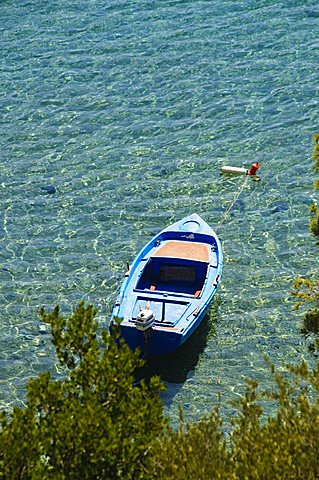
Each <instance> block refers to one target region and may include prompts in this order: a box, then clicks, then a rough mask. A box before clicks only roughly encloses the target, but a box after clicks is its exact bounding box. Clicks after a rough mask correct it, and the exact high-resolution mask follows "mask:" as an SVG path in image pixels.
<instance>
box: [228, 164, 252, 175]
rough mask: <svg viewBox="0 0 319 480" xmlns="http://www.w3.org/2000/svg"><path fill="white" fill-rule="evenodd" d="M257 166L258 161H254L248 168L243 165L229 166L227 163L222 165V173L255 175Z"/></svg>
mask: <svg viewBox="0 0 319 480" xmlns="http://www.w3.org/2000/svg"><path fill="white" fill-rule="evenodd" d="M258 168H259V163H258V162H255V163H253V164H252V166H251V167H250V169H249V170H248V169H247V168H244V167H231V166H229V165H227V166H224V167H222V169H221V172H222V173H230V174H232V175H256V172H257V170H258Z"/></svg>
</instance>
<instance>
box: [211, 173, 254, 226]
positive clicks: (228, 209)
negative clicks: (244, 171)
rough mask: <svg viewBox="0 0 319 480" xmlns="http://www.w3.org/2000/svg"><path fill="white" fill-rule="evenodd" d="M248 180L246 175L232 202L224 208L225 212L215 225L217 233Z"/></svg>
mask: <svg viewBox="0 0 319 480" xmlns="http://www.w3.org/2000/svg"><path fill="white" fill-rule="evenodd" d="M248 180H249V175H246V177H245V180H244V181H243V183H242V184H241V185H240V187H239V189H238V191H237V193H236V195H235V197H234V199H233V201H232V202H231V203H230V204H229V205H228V207H227V208H226V210H225V211H224V213H223V215H222V217H221V219H220V221H219V223H218V224H217V227H216V228H215V231H217V230H218V229H219V228H220V227H221V226H222V224H223V223H224V222H225V220H226V219H227V217H228V215H229V212H230V211H231V209H232V208H233V206H234V205H235V203H236V202H237V200H238V199H239V197H240V194H241V192H242V191H243V190H244V189H245V187H246V184H247V182H248Z"/></svg>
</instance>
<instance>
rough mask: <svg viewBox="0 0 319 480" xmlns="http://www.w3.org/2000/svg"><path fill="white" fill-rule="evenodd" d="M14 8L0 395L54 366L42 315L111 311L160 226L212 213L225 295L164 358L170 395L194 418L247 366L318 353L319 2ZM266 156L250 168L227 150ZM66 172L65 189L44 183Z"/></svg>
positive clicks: (255, 370) (6, 45) (2, 103)
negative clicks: (303, 297)
mask: <svg viewBox="0 0 319 480" xmlns="http://www.w3.org/2000/svg"><path fill="white" fill-rule="evenodd" d="M1 7H2V13H1V17H0V39H1V40H0V45H1V61H0V81H1V90H0V110H1V118H0V130H1V136H0V144H1V156H0V172H1V181H0V202H1V210H0V219H1V223H0V246H1V248H0V279H1V283H0V302H1V307H2V308H1V314H0V349H1V357H0V368H1V378H0V406H1V407H8V406H12V405H13V404H14V403H17V402H18V403H19V402H23V400H24V397H25V389H24V387H25V382H26V381H27V380H28V379H29V378H30V377H32V376H34V375H35V374H37V373H39V372H40V371H42V370H44V369H47V368H49V369H51V370H55V369H56V368H57V367H56V366H55V362H56V360H55V357H54V355H53V350H52V347H51V345H50V338H49V335H46V334H41V333H40V330H39V327H40V322H39V319H38V316H37V312H38V309H39V307H40V306H42V305H44V306H45V307H47V308H48V309H49V308H51V307H53V306H55V304H57V303H59V304H60V305H61V306H62V307H63V308H65V309H66V310H68V309H70V307H71V306H73V305H75V304H76V303H77V302H78V301H79V300H80V299H82V298H83V299H85V300H86V301H88V302H93V303H94V304H95V305H96V306H97V307H99V308H100V312H99V321H100V324H101V326H107V324H108V318H109V313H110V309H111V306H112V303H113V302H114V299H115V297H116V292H117V289H118V288H119V285H120V282H121V280H122V276H123V273H124V271H125V268H126V262H127V261H129V260H131V259H132V258H133V256H134V255H135V253H136V252H137V251H138V250H139V248H140V247H141V246H142V245H143V244H144V243H145V242H146V241H147V240H148V239H149V238H150V236H152V235H153V234H155V233H156V232H157V231H158V230H160V229H162V228H163V227H165V226H166V225H168V224H170V223H172V222H173V221H176V220H178V219H179V218H181V217H183V216H185V215H188V214H189V213H192V212H197V213H199V214H200V215H201V216H203V218H204V219H205V220H206V221H207V222H208V223H210V224H211V225H212V226H213V227H218V233H219V236H220V238H221V240H222V242H223V247H224V254H225V267H224V272H223V280H222V286H221V288H220V291H219V297H218V302H217V303H218V304H219V305H218V306H217V305H215V308H213V310H212V312H213V314H212V315H211V317H212V318H211V319H210V320H208V321H207V322H205V324H204V325H203V327H202V328H201V330H200V331H199V332H198V333H197V334H196V337H195V338H194V341H193V342H192V343H191V345H187V346H186V348H184V349H183V350H182V351H181V352H179V353H178V354H177V355H174V356H173V357H172V358H170V359H168V360H167V364H164V365H162V364H161V362H159V365H156V366H154V365H153V368H154V370H159V371H160V372H161V373H162V375H163V377H164V379H165V381H166V384H167V390H166V392H165V394H164V395H163V399H164V404H165V409H166V411H167V412H168V413H169V414H170V415H171V416H172V418H173V422H174V421H175V420H176V417H177V411H178V405H179V404H181V405H184V406H185V408H186V410H187V414H188V415H189V418H190V419H192V420H194V419H196V418H198V417H199V416H200V415H202V413H203V412H205V411H208V410H210V408H211V407H212V404H213V403H214V402H215V401H216V400H217V395H218V394H221V395H222V401H221V402H222V408H223V410H224V411H225V413H226V414H228V413H229V414H231V413H232V409H231V407H229V406H228V404H227V401H228V400H229V399H231V398H236V396H238V395H240V394H241V393H242V391H243V388H244V378H245V377H253V378H256V379H258V380H260V381H261V382H262V383H263V384H264V385H268V384H269V382H270V380H269V374H268V371H267V368H266V366H265V363H264V361H263V355H264V354H267V355H268V356H269V357H270V359H271V360H272V361H273V362H274V363H275V364H276V365H277V366H278V367H280V368H282V366H283V364H284V362H286V361H298V360H299V359H301V358H304V357H305V358H307V350H306V347H305V345H304V342H303V341H302V339H301V337H300V335H299V333H298V317H297V316H296V314H295V313H294V312H293V311H292V304H291V302H289V300H288V292H289V289H290V286H291V283H292V281H293V279H294V278H295V276H296V275H297V274H298V273H299V274H305V273H306V272H309V271H315V269H316V262H317V255H318V249H317V247H316V246H315V244H314V241H313V240H312V239H311V238H310V235H309V233H308V205H309V204H310V203H311V202H312V199H313V195H314V193H313V190H312V180H313V174H312V173H311V172H310V169H309V166H310V164H311V153H312V143H311V135H312V134H313V133H316V132H317V131H318V93H319V92H318V56H319V55H318V52H319V49H318V46H319V27H318V19H319V6H318V4H317V2H316V1H310V0H309V1H305V0H300V1H296V0H295V1H285V2H283V1H282V2H278V1H270V0H268V1H257V0H256V1H252V0H251V1H249V0H243V1H236V2H235V1H230V0H227V1H226V0H225V1H222V2H220V1H219V2H215V1H195V0H190V1H172V0H171V1H165V0H161V1H158V2H148V1H109V2H107V3H106V2H99V1H93V0H92V1H90V2H83V1H78V0H77V1H75V2H73V3H72V5H71V4H70V2H66V1H63V0H60V1H59V0H58V1H56V2H54V4H52V2H48V1H45V0H43V1H40V2H36V4H32V3H30V2H27V1H20V2H17V1H13V0H12V1H9V0H8V1H3V2H2V4H1ZM253 161H259V162H260V165H261V168H260V172H261V176H262V181H261V182H259V183H255V182H252V181H249V182H248V183H247V187H246V188H245V189H244V190H243V192H242V193H241V195H240V197H239V199H238V201H237V202H236V203H235V204H234V207H233V208H232V209H231V211H230V214H229V216H228V217H227V219H226V221H225V222H224V223H223V224H221V225H219V223H220V220H221V218H222V215H223V212H225V210H226V209H227V208H228V206H229V204H230V202H232V201H233V199H234V198H235V197H236V194H237V192H238V189H239V188H240V187H241V185H242V182H243V178H242V177H240V178H229V177H228V178H226V177H221V176H220V173H219V172H220V168H221V166H222V165H225V164H232V165H237V166H242V165H245V166H250V164H251V163H252V162H253ZM47 185H54V186H55V187H56V188H57V192H56V193H55V194H48V193H46V192H45V191H44V190H42V189H41V187H43V186H47Z"/></svg>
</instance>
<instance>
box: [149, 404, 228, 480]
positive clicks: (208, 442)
mask: <svg viewBox="0 0 319 480" xmlns="http://www.w3.org/2000/svg"><path fill="white" fill-rule="evenodd" d="M221 427H222V421H221V419H220V416H219V413H218V409H217V407H216V408H214V410H213V412H212V414H211V415H209V416H207V417H205V418H203V419H202V420H201V421H199V422H197V423H196V424H193V425H190V424H186V425H185V424H184V421H183V418H182V416H181V422H180V428H179V430H178V431H175V430H173V429H171V428H169V429H167V430H166V431H165V433H164V434H163V435H161V436H160V437H159V439H158V443H157V444H156V445H155V448H154V450H153V454H152V455H151V456H150V457H149V466H148V469H149V472H150V478H156V479H158V480H184V479H196V480H197V479H216V480H223V479H226V478H234V479H235V478H236V477H235V476H234V474H233V473H232V468H231V465H230V461H231V455H230V452H229V450H228V449H227V445H226V440H225V436H224V435H223V433H222V432H221Z"/></svg>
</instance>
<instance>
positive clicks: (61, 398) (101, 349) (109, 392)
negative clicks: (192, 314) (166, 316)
mask: <svg viewBox="0 0 319 480" xmlns="http://www.w3.org/2000/svg"><path fill="white" fill-rule="evenodd" d="M95 314H96V312H95V310H94V309H93V307H92V306H91V305H89V306H88V307H85V305H84V303H83V302H81V303H80V305H79V306H78V308H77V309H75V311H74V313H73V315H71V317H70V318H69V319H64V318H62V316H60V312H59V309H58V307H56V308H55V309H54V310H53V312H51V313H50V314H46V313H45V312H44V311H43V310H42V311H41V316H42V318H43V319H44V320H45V321H46V322H48V323H49V324H50V325H51V330H52V340H53V343H54V345H55V347H56V351H57V355H58V358H59V360H60V362H61V364H62V365H64V366H65V367H66V371H67V372H68V375H67V376H66V378H65V379H64V380H53V379H52V378H51V375H50V373H45V374H42V375H40V376H39V377H38V378H35V379H34V380H31V381H30V382H29V383H28V385H27V407H26V408H24V409H21V408H15V409H14V410H13V412H12V413H11V414H10V415H9V417H5V416H2V419H1V425H2V429H1V431H0V471H1V474H0V478H2V479H42V480H45V479H54V480H60V479H61V480H62V479H90V480H91V479H95V478H96V479H97V478H110V479H117V478H121V479H123V478H125V479H131V478H134V479H142V478H147V474H146V473H145V467H144V465H145V462H146V460H147V457H148V455H149V452H150V446H151V444H152V442H153V440H154V438H155V437H156V436H157V435H158V434H160V433H161V432H162V431H163V428H164V425H165V423H166V422H165V420H164V418H163V412H162V404H161V400H160V398H159V395H158V393H159V392H160V391H161V390H162V389H163V387H162V385H161V383H160V381H159V379H158V378H156V377H154V378H152V379H151V380H150V382H149V383H148V384H147V383H146V382H144V381H142V382H140V383H139V385H136V384H135V378H134V371H135V370H136V368H138V367H140V366H141V365H142V363H143V362H142V360H141V359H140V357H139V354H138V353H132V352H131V351H130V350H129V348H128V347H127V346H126V345H125V343H124V342H123V341H122V340H120V339H119V327H118V326H115V327H114V335H113V336H110V335H108V334H107V333H106V332H103V333H102V342H101V346H100V345H99V342H98V339H97V324H96V322H95V320H94V316H95Z"/></svg>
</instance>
